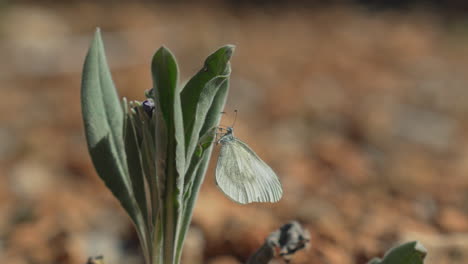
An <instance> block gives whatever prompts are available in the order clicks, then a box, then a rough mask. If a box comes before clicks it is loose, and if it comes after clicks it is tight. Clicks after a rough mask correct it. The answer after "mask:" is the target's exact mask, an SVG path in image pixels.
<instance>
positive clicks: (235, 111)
mask: <svg viewBox="0 0 468 264" xmlns="http://www.w3.org/2000/svg"><path fill="white" fill-rule="evenodd" d="M234 113H236V115H235V116H234V122H232V126H231V127H234V125H235V124H236V120H237V109H236V110H234Z"/></svg>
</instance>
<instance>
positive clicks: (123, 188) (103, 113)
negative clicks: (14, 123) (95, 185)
mask: <svg viewBox="0 0 468 264" xmlns="http://www.w3.org/2000/svg"><path fill="white" fill-rule="evenodd" d="M81 107H82V114H83V121H84V126H85V133H86V139H87V143H88V148H89V151H90V154H91V158H92V160H93V163H94V166H95V168H96V170H97V172H98V174H99V176H100V177H101V178H102V179H103V181H104V182H105V183H106V185H107V186H108V187H109V189H110V190H111V191H112V193H113V194H114V195H115V196H116V197H117V199H119V201H120V202H121V203H122V205H123V206H124V208H125V209H126V210H127V212H128V213H129V214H130V216H131V217H132V218H134V216H135V214H136V212H134V211H135V209H134V207H133V206H134V204H135V203H134V201H133V199H132V195H131V188H130V186H131V184H130V181H129V178H128V175H127V174H126V169H125V168H126V163H125V159H124V153H123V151H124V148H123V121H124V117H123V112H122V108H121V105H120V101H119V99H118V96H117V92H116V90H115V88H114V83H113V81H112V78H111V74H110V71H109V68H108V66H107V62H106V58H105V54H104V47H103V44H102V39H101V34H100V32H99V30H98V31H96V35H95V37H94V40H93V42H92V44H91V47H90V49H89V51H88V54H87V56H86V60H85V64H84V67H83V78H82V84H81Z"/></svg>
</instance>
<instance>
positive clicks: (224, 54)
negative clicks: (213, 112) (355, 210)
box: [181, 45, 234, 158]
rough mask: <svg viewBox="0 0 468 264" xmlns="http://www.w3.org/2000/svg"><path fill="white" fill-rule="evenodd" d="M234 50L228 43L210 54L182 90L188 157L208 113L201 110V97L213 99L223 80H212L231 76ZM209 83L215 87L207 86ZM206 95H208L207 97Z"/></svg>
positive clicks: (206, 99) (205, 99)
mask: <svg viewBox="0 0 468 264" xmlns="http://www.w3.org/2000/svg"><path fill="white" fill-rule="evenodd" d="M233 52H234V46H232V45H226V46H224V47H221V48H219V49H218V50H217V51H215V52H214V53H213V54H211V55H210V56H208V58H207V59H206V60H205V63H204V66H203V68H202V69H201V70H200V71H199V72H198V73H197V74H195V76H193V77H192V78H191V79H190V80H189V82H188V83H187V84H186V85H185V87H184V89H183V90H182V93H181V100H182V105H183V115H184V128H185V140H186V142H185V143H186V146H187V152H188V155H187V158H191V155H192V153H193V148H194V147H195V146H194V145H193V144H196V142H198V138H196V136H197V135H199V134H200V131H199V127H201V126H202V125H203V123H204V118H205V115H206V111H200V110H199V106H200V99H202V100H204V101H212V98H213V97H214V95H215V94H216V89H213V88H214V87H215V86H216V84H217V85H219V82H220V81H222V80H218V81H216V84H215V83H213V82H212V81H213V79H215V78H216V77H218V76H224V77H227V76H229V74H230V73H231V67H230V65H229V60H230V58H231V56H232V54H233ZM207 85H210V86H214V87H211V88H207ZM202 93H203V95H202ZM205 96H207V97H206V98H205ZM208 107H209V105H208ZM197 130H198V131H197Z"/></svg>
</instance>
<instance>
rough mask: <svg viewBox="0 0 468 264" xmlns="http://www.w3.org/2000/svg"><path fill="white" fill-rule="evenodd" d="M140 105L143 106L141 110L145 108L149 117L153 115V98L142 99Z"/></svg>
mask: <svg viewBox="0 0 468 264" xmlns="http://www.w3.org/2000/svg"><path fill="white" fill-rule="evenodd" d="M141 106H142V107H143V110H145V112H146V113H147V114H148V116H149V117H152V116H153V111H154V102H153V100H151V99H147V100H145V101H143V103H142V104H141Z"/></svg>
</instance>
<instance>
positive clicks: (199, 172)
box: [176, 79, 229, 259]
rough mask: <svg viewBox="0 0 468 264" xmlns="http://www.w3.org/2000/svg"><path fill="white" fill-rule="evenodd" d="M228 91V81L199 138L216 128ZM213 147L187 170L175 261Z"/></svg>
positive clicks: (205, 151) (224, 84)
mask: <svg viewBox="0 0 468 264" xmlns="http://www.w3.org/2000/svg"><path fill="white" fill-rule="evenodd" d="M228 91H229V79H227V80H226V81H225V82H223V83H222V85H221V86H220V87H219V89H218V91H217V93H216V96H215V97H214V99H213V102H212V104H211V106H210V109H209V111H208V113H207V114H206V118H205V120H204V124H203V127H202V129H201V130H200V134H199V135H200V137H201V138H204V135H207V134H209V133H210V131H212V129H213V127H214V128H216V127H218V125H219V122H220V121H221V112H222V110H223V109H224V106H225V104H226V100H227V95H228ZM213 145H214V144H210V145H209V147H208V148H207V149H206V150H204V151H203V154H202V156H201V158H200V160H199V161H193V162H195V165H194V166H193V167H192V166H191V168H189V170H188V174H189V175H190V174H191V173H193V176H192V177H190V180H188V182H189V183H190V184H187V186H186V187H187V188H190V189H188V190H186V193H187V195H186V199H184V214H183V216H182V223H181V232H180V233H179V237H178V243H177V256H176V257H177V259H180V257H181V254H182V247H183V243H184V240H185V236H186V233H187V230H188V228H189V226H190V221H191V219H192V211H193V208H194V206H195V201H196V200H197V198H198V192H199V191H200V187H201V184H202V183H203V180H204V178H205V174H206V171H207V169H208V162H209V160H210V158H211V153H212V151H213Z"/></svg>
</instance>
